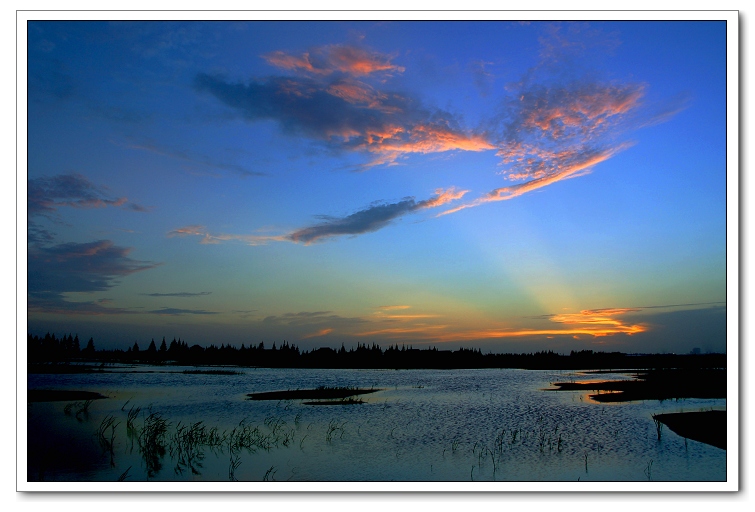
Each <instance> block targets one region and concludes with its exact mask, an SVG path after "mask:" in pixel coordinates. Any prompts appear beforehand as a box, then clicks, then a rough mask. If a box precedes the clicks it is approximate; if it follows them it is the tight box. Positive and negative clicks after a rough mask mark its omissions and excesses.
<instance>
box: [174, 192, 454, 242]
mask: <svg viewBox="0 0 755 512" xmlns="http://www.w3.org/2000/svg"><path fill="white" fill-rule="evenodd" d="M466 193H467V191H466V190H456V189H455V188H453V187H451V188H449V189H447V190H444V189H437V190H436V191H435V195H434V196H431V197H429V198H428V199H424V200H422V201H417V200H415V199H414V198H412V197H409V198H406V199H403V200H401V201H399V202H396V203H377V204H373V205H371V206H368V207H367V208H364V209H362V210H359V211H357V212H355V213H352V214H350V215H347V216H345V217H324V221H323V222H320V223H317V224H313V225H311V226H306V227H303V228H300V229H296V230H294V231H291V232H289V233H286V234H281V235H236V234H211V233H209V232H208V231H207V229H206V228H205V227H204V226H200V225H191V226H184V227H182V228H178V229H174V230H172V231H170V232H168V236H169V237H174V236H187V235H191V236H201V237H202V241H201V243H203V244H217V243H220V242H226V241H231V240H233V241H239V242H243V243H246V244H248V245H264V244H267V243H269V242H295V243H302V244H305V245H308V244H311V243H313V242H317V241H320V240H324V239H328V238H333V237H337V236H344V235H352V236H354V235H361V234H364V233H371V232H374V231H377V230H379V229H381V228H384V227H385V226H387V225H389V224H390V223H391V222H392V221H393V220H395V219H398V218H400V217H403V216H404V215H407V214H410V213H416V212H418V211H421V210H425V209H430V208H437V207H439V206H443V205H445V204H448V203H450V202H452V201H455V200H457V199H460V198H462V197H463V196H464V194H466Z"/></svg>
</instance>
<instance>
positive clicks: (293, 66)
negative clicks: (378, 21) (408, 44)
mask: <svg viewBox="0 0 755 512" xmlns="http://www.w3.org/2000/svg"><path fill="white" fill-rule="evenodd" d="M263 58H264V59H265V60H267V62H268V63H269V64H270V65H272V66H275V67H277V68H281V69H285V70H289V71H294V72H300V73H306V74H314V75H330V74H332V73H335V72H341V73H346V74H348V75H353V76H365V75H370V74H373V73H378V72H379V73H403V72H404V68H403V67H402V66H397V65H395V64H392V63H391V60H392V57H391V56H389V55H384V54H381V53H378V52H370V51H367V50H365V49H363V48H357V47H355V46H346V45H328V46H320V47H317V48H313V49H311V50H310V51H308V52H304V53H302V54H301V55H292V54H289V53H286V52H283V51H280V50H278V51H274V52H271V53H268V54H267V55H263Z"/></svg>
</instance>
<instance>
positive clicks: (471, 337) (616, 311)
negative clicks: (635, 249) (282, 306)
mask: <svg viewBox="0 0 755 512" xmlns="http://www.w3.org/2000/svg"><path fill="white" fill-rule="evenodd" d="M638 311H639V310H638V309H635V308H606V309H600V310H584V311H580V312H579V313H562V314H556V315H547V317H546V318H542V320H548V321H549V322H552V323H555V324H559V325H558V326H553V327H545V328H539V329H532V328H519V327H508V326H504V327H491V328H481V329H459V328H454V327H451V326H449V325H447V324H429V323H414V324H413V325H407V326H401V327H387V328H378V329H370V330H368V331H363V332H359V333H355V335H356V336H382V337H386V338H393V339H407V340H413V341H432V342H439V343H445V342H459V341H480V340H489V339H506V338H525V337H532V336H538V337H539V336H578V335H589V336H592V337H593V338H603V337H605V336H613V335H616V334H626V335H633V334H639V333H642V332H645V331H647V330H648V326H647V325H646V324H644V323H629V322H626V321H624V320H622V318H621V317H622V316H623V315H626V314H629V313H636V312H638ZM433 316H437V315H417V318H431V317H433ZM388 318H390V317H387V316H386V319H388ZM398 318H399V319H401V316H400V315H399V316H398ZM405 320H408V321H411V320H413V318H412V316H411V315H407V316H406V318H405Z"/></svg>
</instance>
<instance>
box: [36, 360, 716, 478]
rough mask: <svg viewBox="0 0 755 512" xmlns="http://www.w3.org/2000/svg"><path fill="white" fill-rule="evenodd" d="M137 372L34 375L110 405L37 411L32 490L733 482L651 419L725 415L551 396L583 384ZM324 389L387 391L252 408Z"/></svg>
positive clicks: (673, 405) (344, 373)
mask: <svg viewBox="0 0 755 512" xmlns="http://www.w3.org/2000/svg"><path fill="white" fill-rule="evenodd" d="M138 370H140V371H137V372H135V373H98V374H96V375H86V374H73V375H30V376H29V387H30V389H53V388H54V389H72V390H74V389H75V390H87V391H96V392H100V393H103V394H105V395H107V396H109V397H110V398H109V399H107V400H97V401H95V402H93V403H91V404H90V405H89V406H88V409H87V413H88V416H87V417H84V415H83V414H81V415H78V417H77V416H75V415H74V414H73V413H72V412H75V410H74V407H73V406H72V407H71V409H70V410H69V414H66V413H65V411H64V409H65V408H66V407H67V406H68V404H66V403H62V402H58V403H35V404H32V405H30V406H29V408H28V411H29V422H28V425H29V426H28V434H29V444H28V454H29V457H28V459H29V471H28V478H29V480H75V481H90V480H91V481H116V480H119V479H123V480H126V481H141V480H160V481H171V480H177V481H186V480H201V481H229V480H232V481H233V480H239V481H244V480H249V481H261V480H270V481H272V480H299V481H320V480H329V481H390V480H397V481H438V480H440V481H445V480H448V481H469V480H488V481H490V480H513V481H521V480H543V481H561V480H574V481H576V480H578V479H579V480H582V481H584V480H601V481H607V480H608V481H613V480H615V481H625V480H628V481H642V480H648V479H653V480H682V481H698V480H725V463H726V452H725V451H723V450H720V449H718V448H714V447H711V446H708V445H705V444H702V443H697V442H694V441H689V442H685V440H684V439H683V438H680V437H678V436H676V435H674V434H671V433H669V434H665V435H664V436H663V438H662V439H661V440H660V441H659V440H658V439H657V435H656V429H655V426H654V423H653V420H652V414H657V413H662V412H679V411H680V410H690V411H691V410H699V409H701V408H710V407H725V400H682V401H678V402H669V401H666V402H658V401H646V402H632V403H624V404H611V405H609V404H605V403H592V402H590V400H589V399H588V398H587V396H586V394H585V393H583V392H578V391H559V392H553V391H542V389H543V388H546V387H548V384H549V383H551V382H557V381H565V380H567V379H569V378H573V379H574V380H577V379H579V380H584V378H585V376H584V375H578V374H576V373H574V372H553V371H524V370H487V369H486V370H446V371H430V370H409V371H395V370H390V371H375V370H302V369H292V370H279V369H276V370H271V369H242V370H239V371H240V372H241V373H240V374H223V373H215V374H210V373H192V374H184V373H181V372H183V371H184V370H188V368H177V369H175V371H176V372H178V373H156V372H154V371H151V370H154V369H149V368H145V369H138ZM192 370H194V369H192ZM617 377H621V376H619V375H617ZM624 377H625V376H624ZM599 378H600V380H608V379H613V378H614V376H613V375H605V374H603V375H600V376H599ZM318 386H328V387H347V386H349V387H374V388H380V389H381V391H378V392H375V393H372V394H367V395H362V397H363V400H364V403H362V404H352V405H342V406H308V405H304V404H303V403H302V401H300V400H281V401H269V402H266V401H250V400H246V395H247V394H248V393H253V392H254V393H258V392H266V391H276V390H287V389H312V388H316V387H318ZM99 433H101V435H100V434H99ZM43 436H46V437H44V438H43ZM73 447H75V448H73ZM49 453H55V454H57V455H56V457H57V458H58V459H59V460H54V461H53V460H50V456H49ZM46 454H47V455H46ZM53 458H55V457H53ZM651 461H652V462H651Z"/></svg>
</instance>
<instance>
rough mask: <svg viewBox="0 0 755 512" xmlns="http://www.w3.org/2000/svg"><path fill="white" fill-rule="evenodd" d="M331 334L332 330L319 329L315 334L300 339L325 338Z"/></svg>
mask: <svg viewBox="0 0 755 512" xmlns="http://www.w3.org/2000/svg"><path fill="white" fill-rule="evenodd" d="M331 332H333V329H330V328H327V329H320V330H319V331H317V332H313V333H312V334H307V335H306V336H302V338H301V339H303V340H306V339H309V338H319V337H320V336H325V335H327V334H330V333H331Z"/></svg>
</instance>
